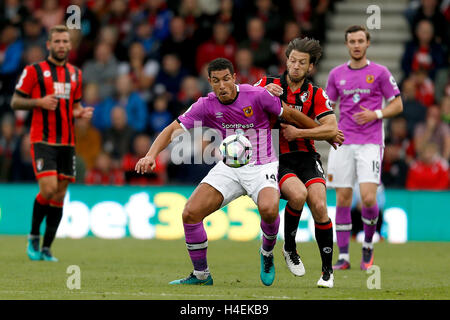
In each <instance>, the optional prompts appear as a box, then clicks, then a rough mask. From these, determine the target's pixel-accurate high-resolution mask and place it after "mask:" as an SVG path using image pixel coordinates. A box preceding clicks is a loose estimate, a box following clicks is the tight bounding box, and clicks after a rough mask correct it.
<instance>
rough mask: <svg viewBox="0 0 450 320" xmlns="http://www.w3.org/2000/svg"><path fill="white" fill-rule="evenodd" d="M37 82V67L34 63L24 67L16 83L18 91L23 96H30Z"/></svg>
mask: <svg viewBox="0 0 450 320" xmlns="http://www.w3.org/2000/svg"><path fill="white" fill-rule="evenodd" d="M37 83H38V80H37V74H36V69H35V68H34V67H33V66H32V65H28V66H26V67H25V68H24V69H23V71H22V74H21V75H20V78H19V81H18V82H17V84H16V88H15V89H16V93H18V94H19V95H21V96H23V97H29V96H31V92H32V90H33V88H34V86H35V85H36V84H37Z"/></svg>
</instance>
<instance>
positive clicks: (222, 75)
mask: <svg viewBox="0 0 450 320" xmlns="http://www.w3.org/2000/svg"><path fill="white" fill-rule="evenodd" d="M208 81H209V83H210V85H211V87H212V89H213V92H211V93H209V94H208V96H207V97H202V98H199V99H198V100H197V102H195V103H194V104H192V106H191V107H190V108H189V109H188V110H187V111H186V112H185V113H184V114H182V115H181V116H179V117H178V119H177V120H175V121H174V122H173V123H172V124H170V125H169V126H167V127H166V128H165V129H164V130H163V131H162V132H161V134H160V135H159V136H158V137H157V138H156V139H155V141H154V143H153V145H152V146H151V147H150V150H149V151H148V153H147V155H146V156H145V157H143V158H142V159H140V160H139V161H138V163H137V164H136V171H137V172H138V173H146V172H147V171H148V169H153V168H154V167H155V158H156V157H157V155H158V154H159V153H160V152H161V151H162V150H164V149H165V148H166V147H167V146H168V145H169V143H170V142H171V141H172V140H173V139H174V138H175V137H176V136H177V135H179V134H180V133H182V132H183V131H184V130H189V129H191V128H194V127H196V126H203V127H209V128H212V129H216V130H218V131H219V132H220V134H221V136H222V138H225V137H226V135H227V134H228V135H229V134H230V132H229V130H226V129H227V128H239V129H244V131H247V130H246V129H249V128H251V129H252V130H254V132H258V135H257V137H250V141H251V143H252V148H253V156H252V159H251V163H249V164H247V165H245V166H243V167H240V168H231V167H228V166H227V165H225V164H224V163H223V162H222V161H219V162H218V163H217V164H216V165H215V166H214V167H213V169H211V171H210V172H209V173H208V174H207V175H206V177H205V178H204V179H203V180H202V182H201V183H200V184H199V185H198V186H197V188H196V189H195V190H194V192H193V194H192V195H191V196H190V198H189V200H188V201H187V203H186V205H185V207H184V210H183V213H182V218H183V227H184V233H185V240H186V246H187V249H188V253H189V256H190V258H191V261H192V264H193V266H194V271H193V272H192V273H191V274H190V275H189V276H188V277H186V278H184V279H179V280H174V281H172V282H170V284H188V285H212V284H213V279H212V277H211V275H210V272H209V269H208V264H207V259H206V252H207V248H208V239H207V234H206V231H205V229H204V226H203V220H204V219H205V218H206V217H207V216H208V215H210V214H211V213H213V212H215V211H216V210H218V209H220V208H221V207H223V206H225V205H227V204H228V203H229V202H231V201H232V200H234V199H236V198H238V197H240V196H242V195H246V194H247V195H248V196H250V197H251V198H252V200H253V201H254V202H255V203H256V205H257V207H258V211H259V214H260V215H261V230H262V234H263V237H262V246H261V249H260V260H261V272H260V278H261V281H262V282H263V284H264V285H266V286H270V285H271V284H272V283H273V281H274V278H275V267H274V263H273V253H272V251H273V248H274V246H275V243H276V239H277V234H278V227H279V223H280V218H279V215H278V209H279V199H280V195H279V190H278V181H277V173H278V159H277V155H276V150H275V149H274V148H273V146H272V140H271V139H272V138H271V134H270V128H271V126H270V115H276V116H281V117H283V119H285V120H286V121H288V122H290V123H294V124H296V125H297V126H303V127H308V128H311V127H315V126H316V124H315V123H314V120H312V119H310V118H308V117H307V116H306V115H304V114H303V113H301V112H300V111H298V110H295V109H293V108H289V107H283V105H282V103H281V102H280V99H279V98H278V97H276V96H274V95H272V94H271V93H269V92H268V91H267V90H266V89H264V88H261V87H254V86H251V85H247V84H240V85H237V84H236V83H235V82H236V74H235V73H234V68H233V65H232V64H231V62H230V61H228V60H226V59H224V58H218V59H215V60H213V61H212V62H210V64H209V65H208ZM182 129H184V130H182ZM336 131H337V130H336ZM336 134H337V132H336ZM262 148H265V149H266V150H262V152H261V150H260V149H262ZM264 151H265V152H264Z"/></svg>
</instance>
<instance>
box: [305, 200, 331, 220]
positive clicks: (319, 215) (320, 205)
mask: <svg viewBox="0 0 450 320" xmlns="http://www.w3.org/2000/svg"><path fill="white" fill-rule="evenodd" d="M308 205H309V207H310V209H311V214H312V215H313V218H314V221H315V222H319V223H323V222H327V221H328V220H329V218H328V211H327V204H326V202H325V201H323V200H316V201H312V202H311V203H308Z"/></svg>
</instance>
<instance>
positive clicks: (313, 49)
mask: <svg viewBox="0 0 450 320" xmlns="http://www.w3.org/2000/svg"><path fill="white" fill-rule="evenodd" d="M292 50H296V51H298V52H304V53H307V54H309V62H310V63H312V64H316V63H317V61H319V59H320V57H321V56H322V47H321V46H320V41H319V40H315V39H313V38H308V37H305V38H295V39H294V40H292V41H291V42H289V44H288V46H287V48H286V57H288V58H289V55H290V54H291V52H292Z"/></svg>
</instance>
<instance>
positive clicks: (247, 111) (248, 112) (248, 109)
mask: <svg viewBox="0 0 450 320" xmlns="http://www.w3.org/2000/svg"><path fill="white" fill-rule="evenodd" d="M242 111H244V114H245V116H246V117H247V118H250V117H251V116H252V115H253V109H252V106H248V107H245V108H244V109H242Z"/></svg>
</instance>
